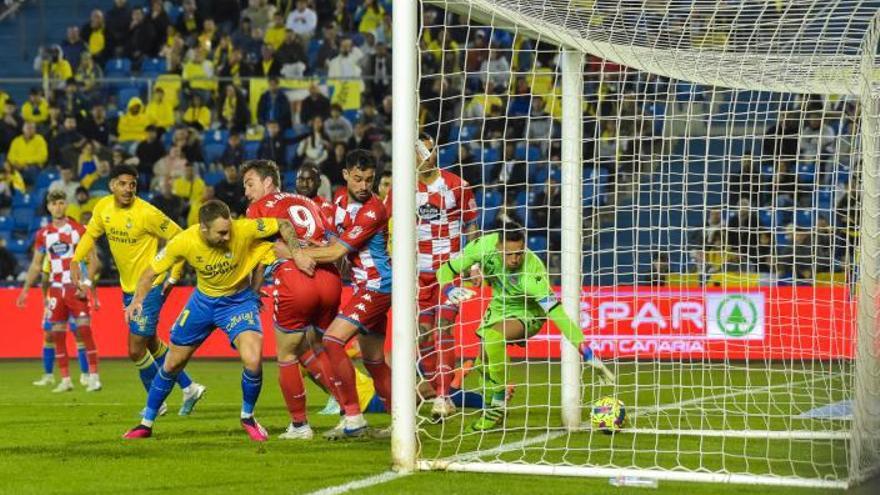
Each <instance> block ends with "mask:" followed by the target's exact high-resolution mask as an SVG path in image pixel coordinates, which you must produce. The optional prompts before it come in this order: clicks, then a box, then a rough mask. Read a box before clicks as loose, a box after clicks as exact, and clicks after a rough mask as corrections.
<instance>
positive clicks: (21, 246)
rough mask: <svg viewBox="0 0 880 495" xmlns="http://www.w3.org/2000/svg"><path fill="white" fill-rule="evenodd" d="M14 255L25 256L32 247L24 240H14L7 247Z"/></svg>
mask: <svg viewBox="0 0 880 495" xmlns="http://www.w3.org/2000/svg"><path fill="white" fill-rule="evenodd" d="M6 247H7V248H9V251H10V252H11V253H12V254H25V253H27V251H28V248H29V247H30V243H28V241H26V240H24V239H12V240H11V241H10V242H9V243H8V244H7V245H6Z"/></svg>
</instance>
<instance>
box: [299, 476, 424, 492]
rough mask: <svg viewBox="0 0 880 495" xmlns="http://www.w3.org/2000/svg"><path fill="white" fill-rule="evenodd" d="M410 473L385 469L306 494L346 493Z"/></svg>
mask: <svg viewBox="0 0 880 495" xmlns="http://www.w3.org/2000/svg"><path fill="white" fill-rule="evenodd" d="M410 474H412V472H408V473H397V472H394V471H385V472H384V473H379V474H376V475H373V476H368V477H366V478H361V479H359V480H355V481H349V482H348V483H345V484H343V485H337V486H331V487H328V488H322V489H320V490H318V491H316V492H310V493H308V494H306V495H339V494H341V493H348V492H350V491H352V490H359V489H361V488H367V487H371V486H375V485H381V484H382V483H387V482H389V481H392V480H396V479H398V478H403V477H404V476H409V475H410Z"/></svg>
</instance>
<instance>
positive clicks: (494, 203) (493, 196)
mask: <svg viewBox="0 0 880 495" xmlns="http://www.w3.org/2000/svg"><path fill="white" fill-rule="evenodd" d="M502 199H503V198H502V197H501V193H499V192H498V191H486V192H485V193H483V194H482V204H481V205H480V206H481V207H482V208H498V207H499V206H501V201H502Z"/></svg>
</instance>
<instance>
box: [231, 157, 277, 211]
mask: <svg viewBox="0 0 880 495" xmlns="http://www.w3.org/2000/svg"><path fill="white" fill-rule="evenodd" d="M241 180H242V181H243V183H244V195H245V197H247V199H248V201H250V202H251V203H253V202H254V201H257V200H258V199H260V198H262V197H263V196H265V195H267V194H272V193H274V192H278V190H279V189H280V188H281V172H280V171H279V170H278V165H276V164H275V162H273V161H272V160H248V161H246V162H244V165H242V166H241Z"/></svg>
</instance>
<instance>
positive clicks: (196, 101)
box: [183, 93, 211, 131]
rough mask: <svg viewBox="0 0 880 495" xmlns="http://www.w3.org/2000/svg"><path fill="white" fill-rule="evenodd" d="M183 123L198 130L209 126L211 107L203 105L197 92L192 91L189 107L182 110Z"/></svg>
mask: <svg viewBox="0 0 880 495" xmlns="http://www.w3.org/2000/svg"><path fill="white" fill-rule="evenodd" d="M183 123H184V124H186V125H188V126H191V127H195V128H196V129H198V130H200V131H204V130H206V129H208V128H209V127H211V109H210V108H208V107H206V106H205V103H204V101H203V100H202V95H200V94H199V93H193V96H192V99H191V100H190V104H189V108H187V109H186V111H185V112H183Z"/></svg>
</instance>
